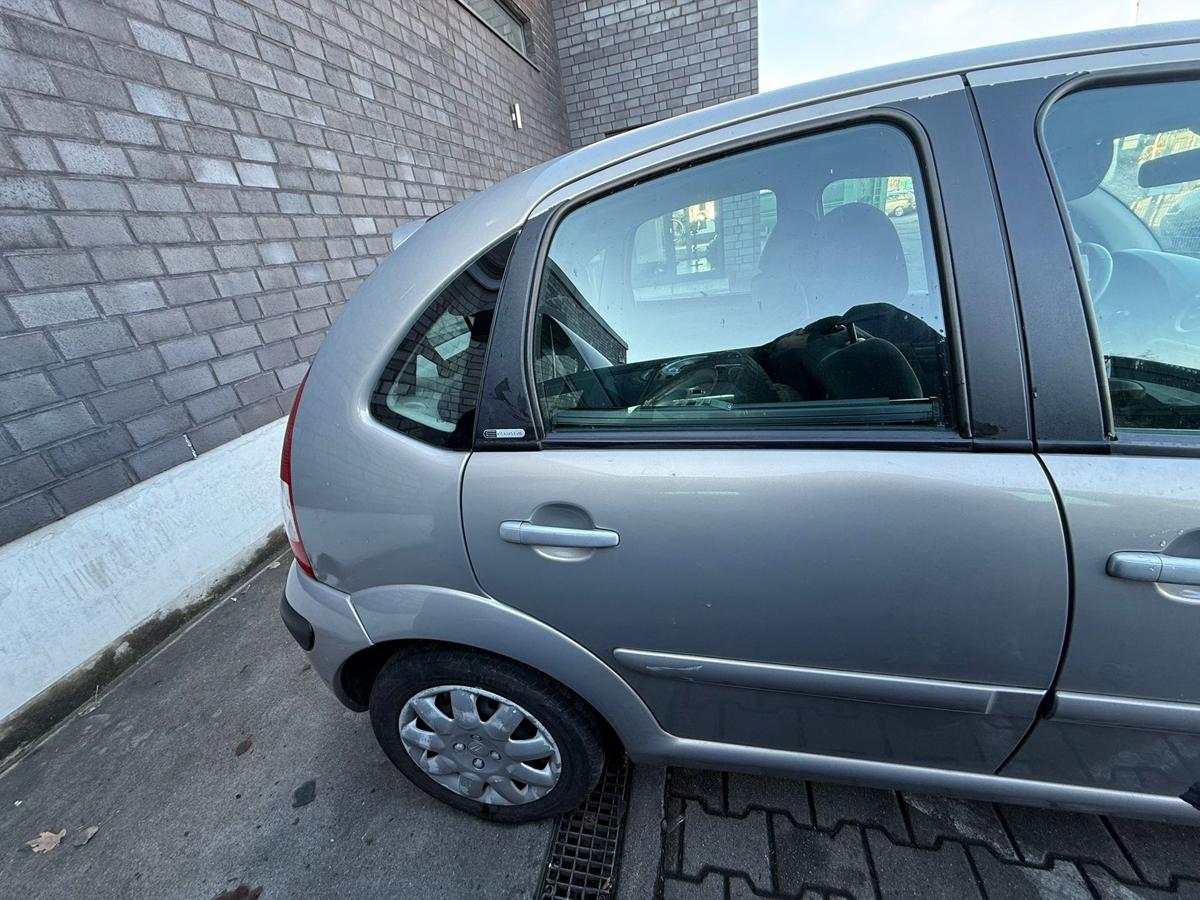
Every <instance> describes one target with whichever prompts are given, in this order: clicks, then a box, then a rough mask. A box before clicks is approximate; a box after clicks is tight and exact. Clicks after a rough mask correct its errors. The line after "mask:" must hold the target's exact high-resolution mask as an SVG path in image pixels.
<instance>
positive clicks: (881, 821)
mask: <svg viewBox="0 0 1200 900" xmlns="http://www.w3.org/2000/svg"><path fill="white" fill-rule="evenodd" d="M812 792H813V812H814V814H815V816H816V822H817V825H819V826H820V827H821V828H824V829H826V830H832V829H834V828H836V827H837V825H838V823H839V822H854V823H859V824H862V825H874V826H876V827H877V828H881V829H883V830H884V831H886V832H887V833H888V835H890V836H891V838H892V840H893V841H896V842H898V843H904V844H907V843H909V842H910V839H909V835H908V829H907V828H906V827H905V825H904V815H903V814H902V813H901V812H900V803H899V801H898V800H897V798H896V794H895V792H894V791H881V790H877V789H875V788H861V787H851V786H849V785H844V784H822V783H820V782H815V781H814V782H813V783H812Z"/></svg>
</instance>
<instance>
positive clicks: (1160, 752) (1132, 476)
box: [1004, 455, 1200, 795]
mask: <svg viewBox="0 0 1200 900" xmlns="http://www.w3.org/2000/svg"><path fill="white" fill-rule="evenodd" d="M1045 463H1046V467H1047V469H1048V470H1049V472H1050V474H1051V476H1052V477H1053V478H1054V481H1055V484H1056V485H1057V486H1058V489H1059V492H1060V494H1061V496H1062V502H1063V508H1064V511H1065V513H1066V519H1067V526H1068V528H1069V530H1070V533H1071V545H1072V549H1073V551H1074V561H1075V610H1074V619H1073V623H1072V629H1071V640H1070V643H1069V645H1068V648H1067V654H1066V658H1065V659H1064V661H1063V670H1062V675H1061V676H1060V678H1059V682H1058V690H1059V691H1060V694H1059V698H1058V700H1057V702H1056V703H1055V706H1054V708H1053V709H1052V710H1051V713H1050V715H1049V717H1048V718H1047V719H1046V721H1044V722H1042V723H1041V724H1039V725H1038V727H1037V728H1036V729H1035V730H1034V732H1033V735H1032V736H1031V737H1030V739H1029V741H1028V743H1026V744H1025V746H1024V747H1022V748H1021V752H1020V753H1019V754H1017V756H1016V757H1015V758H1014V759H1013V761H1012V763H1011V764H1010V765H1009V766H1008V767H1007V768H1006V769H1005V770H1004V771H1005V774H1012V775H1015V776H1017V777H1030V776H1034V777H1038V778H1047V779H1053V780H1059V781H1067V782H1072V783H1075V784H1088V785H1094V786H1096V787H1103V788H1111V789H1114V790H1134V791H1144V792H1148V793H1162V794H1175V795H1178V794H1181V793H1183V791H1185V790H1187V788H1188V787H1190V786H1191V785H1192V784H1193V783H1195V782H1196V781H1197V780H1198V779H1200V666H1197V664H1196V640H1197V636H1198V635H1200V588H1196V587H1192V586H1187V585H1171V584H1156V583H1153V582H1146V581H1134V580H1129V579H1124V578H1113V577H1112V576H1110V575H1108V574H1107V573H1106V571H1105V565H1106V562H1107V560H1108V557H1109V556H1110V554H1112V553H1113V552H1115V551H1118V550H1145V551H1153V552H1155V553H1160V552H1168V553H1169V552H1175V553H1177V554H1179V555H1186V556H1192V557H1194V556H1196V555H1197V550H1198V549H1200V460H1195V459H1187V458H1176V459H1155V458H1153V457H1147V456H1108V457H1102V456H1070V455H1047V456H1046V457H1045ZM1138 700H1149V701H1165V703H1139V702H1138Z"/></svg>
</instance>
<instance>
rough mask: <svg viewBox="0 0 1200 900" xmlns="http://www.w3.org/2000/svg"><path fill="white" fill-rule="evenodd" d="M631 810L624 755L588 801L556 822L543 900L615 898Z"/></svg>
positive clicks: (609, 768) (612, 763)
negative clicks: (627, 811)
mask: <svg viewBox="0 0 1200 900" xmlns="http://www.w3.org/2000/svg"><path fill="white" fill-rule="evenodd" d="M628 806H629V760H628V759H627V758H626V757H625V756H624V755H622V756H621V758H620V759H619V760H616V761H610V762H609V763H608V764H607V765H606V766H605V767H604V773H603V774H602V775H601V776H600V780H599V781H598V782H597V783H596V786H595V787H594V788H593V789H592V792H591V793H590V794H589V795H588V798H587V799H586V800H584V801H583V803H582V804H580V805H579V806H578V807H577V808H576V809H574V810H572V811H571V812H569V813H564V814H563V815H561V816H559V817H558V820H557V821H556V822H555V823H554V840H553V841H552V842H551V844H550V857H549V859H547V860H546V874H545V876H544V877H543V878H542V890H541V893H540V894H539V897H540V898H541V900H608V898H611V897H613V896H614V894H615V892H616V886H617V864H618V863H619V861H620V859H621V834H622V831H623V830H624V826H625V810H626V808H627V807H628Z"/></svg>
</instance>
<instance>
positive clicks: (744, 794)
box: [725, 772, 813, 825]
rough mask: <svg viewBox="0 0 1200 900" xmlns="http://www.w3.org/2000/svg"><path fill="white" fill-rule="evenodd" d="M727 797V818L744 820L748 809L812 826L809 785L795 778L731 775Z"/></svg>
mask: <svg viewBox="0 0 1200 900" xmlns="http://www.w3.org/2000/svg"><path fill="white" fill-rule="evenodd" d="M725 778H726V782H725V785H726V794H727V801H728V806H729V813H730V815H734V816H744V815H745V814H746V813H747V812H749V811H750V810H751V809H776V810H782V811H784V812H786V813H787V814H788V815H790V816H791V817H792V818H793V819H795V820H796V824H798V825H811V824H813V818H812V809H811V808H810V807H809V803H808V785H807V784H805V783H804V782H803V781H799V780H797V779H794V778H766V777H760V776H754V775H741V774H738V773H736V772H730V773H729V774H728V775H726V776H725Z"/></svg>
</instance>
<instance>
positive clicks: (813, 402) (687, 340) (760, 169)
mask: <svg viewBox="0 0 1200 900" xmlns="http://www.w3.org/2000/svg"><path fill="white" fill-rule="evenodd" d="M918 173H919V169H918V166H917V160H916V154H915V151H914V149H913V147H912V144H911V142H910V141H909V139H908V137H907V136H906V135H905V134H904V132H902V131H901V130H900V129H898V128H895V127H892V126H889V125H861V126H854V127H851V128H846V129H843V130H841V131H837V132H831V133H826V134H821V135H813V136H809V137H803V138H798V139H795V140H791V141H787V142H782V143H778V144H773V145H770V146H766V147H760V148H756V149H753V150H749V151H745V152H743V153H738V154H735V155H732V156H727V157H724V158H722V159H719V160H714V161H711V162H707V163H702V164H698V165H693V166H690V167H689V168H687V169H684V170H681V171H678V172H674V173H671V174H668V175H664V176H661V177H658V178H654V179H650V180H648V181H644V182H642V183H639V184H637V185H635V186H633V187H629V188H626V189H624V190H621V191H617V192H615V193H613V194H610V195H608V196H606V197H603V198H600V199H597V200H594V201H592V202H590V203H587V204H585V205H583V206H581V207H579V208H578V209H576V210H574V211H572V212H570V213H569V214H567V215H566V216H565V217H564V219H563V220H562V222H561V224H560V225H559V226H558V229H557V230H556V232H555V233H554V235H553V237H552V239H551V243H550V248H549V254H548V260H547V262H546V264H545V270H544V272H543V275H542V278H541V282H540V283H541V288H540V291H539V297H538V309H537V316H538V322H537V326H536V327H535V329H534V338H535V340H534V345H535V346H534V351H533V352H534V360H533V370H534V376H535V381H536V383H537V393H538V398H539V401H540V403H541V409H542V418H543V422H544V423H545V425H546V427H547V430H549V431H569V430H573V429H574V430H578V429H601V428H638V427H653V428H738V429H745V428H786V427H797V426H817V427H825V428H828V427H834V426H836V427H862V428H874V427H880V426H897V427H930V428H945V427H949V426H950V425H951V424H952V421H951V420H952V404H951V403H950V391H949V378H948V369H947V366H948V362H947V360H948V357H949V354H948V352H947V347H946V337H945V329H944V325H943V316H942V302H943V298H942V293H941V287H940V283H939V281H938V275H937V271H936V267H935V266H934V265H932V261H933V260H934V259H935V256H934V253H933V249H932V244H931V242H930V234H929V230H928V227H927V219H926V217H925V216H924V215H923V214H922V212H921V209H923V208H924V203H925V201H924V195H923V188H922V186H921V184H920V178H919V174H918ZM897 204H903V206H904V209H903V211H902V212H896V207H897Z"/></svg>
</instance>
